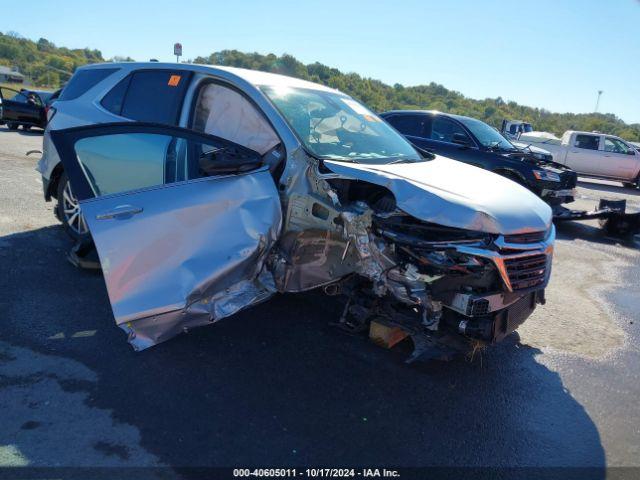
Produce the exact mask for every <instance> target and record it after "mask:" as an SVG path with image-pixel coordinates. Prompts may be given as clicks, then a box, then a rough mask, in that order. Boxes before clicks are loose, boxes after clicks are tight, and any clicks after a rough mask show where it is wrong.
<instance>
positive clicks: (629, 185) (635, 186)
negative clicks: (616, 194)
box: [622, 175, 640, 190]
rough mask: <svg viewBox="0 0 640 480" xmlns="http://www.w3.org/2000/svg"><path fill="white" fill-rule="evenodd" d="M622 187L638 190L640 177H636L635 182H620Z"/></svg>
mask: <svg viewBox="0 0 640 480" xmlns="http://www.w3.org/2000/svg"><path fill="white" fill-rule="evenodd" d="M622 185H623V186H624V188H631V189H634V190H636V189H640V175H638V178H636V181H635V182H622Z"/></svg>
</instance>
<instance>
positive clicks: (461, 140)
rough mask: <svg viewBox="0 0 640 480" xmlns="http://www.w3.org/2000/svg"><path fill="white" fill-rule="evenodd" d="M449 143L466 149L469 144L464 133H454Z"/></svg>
mask: <svg viewBox="0 0 640 480" xmlns="http://www.w3.org/2000/svg"><path fill="white" fill-rule="evenodd" d="M451 141H452V142H453V143H456V144H458V145H462V146H464V147H468V146H469V145H470V144H471V142H470V141H469V137H468V136H466V135H465V134H464V133H454V134H453V138H452V140H451Z"/></svg>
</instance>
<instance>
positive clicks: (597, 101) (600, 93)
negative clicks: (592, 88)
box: [594, 90, 602, 113]
mask: <svg viewBox="0 0 640 480" xmlns="http://www.w3.org/2000/svg"><path fill="white" fill-rule="evenodd" d="M601 95H602V90H598V99H597V100H596V109H595V110H594V113H598V107H599V106H600V96H601Z"/></svg>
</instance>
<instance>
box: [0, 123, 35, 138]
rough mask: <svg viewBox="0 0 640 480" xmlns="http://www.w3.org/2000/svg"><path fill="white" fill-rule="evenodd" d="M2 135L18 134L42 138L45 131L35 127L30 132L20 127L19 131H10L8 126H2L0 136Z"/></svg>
mask: <svg viewBox="0 0 640 480" xmlns="http://www.w3.org/2000/svg"><path fill="white" fill-rule="evenodd" d="M2 133H17V134H20V135H26V136H28V137H40V136H42V135H43V134H44V130H41V129H39V128H37V127H34V128H32V129H30V130H28V131H27V130H25V129H23V128H22V127H20V128H19V129H18V130H9V129H8V128H7V126H6V125H3V126H0V134H2Z"/></svg>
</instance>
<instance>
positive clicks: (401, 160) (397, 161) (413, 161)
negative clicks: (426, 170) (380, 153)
mask: <svg viewBox="0 0 640 480" xmlns="http://www.w3.org/2000/svg"><path fill="white" fill-rule="evenodd" d="M418 161H419V160H411V159H410V158H397V159H396V160H394V161H392V162H389V163H387V165H393V164H394V163H416V162H418Z"/></svg>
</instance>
